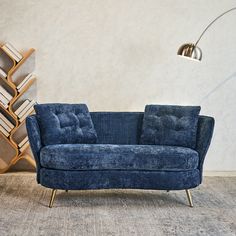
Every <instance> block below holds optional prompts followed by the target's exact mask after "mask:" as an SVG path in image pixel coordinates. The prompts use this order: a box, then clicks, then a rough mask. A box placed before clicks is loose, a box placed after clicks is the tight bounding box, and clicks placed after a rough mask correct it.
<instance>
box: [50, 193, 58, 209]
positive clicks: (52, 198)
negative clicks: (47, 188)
mask: <svg viewBox="0 0 236 236" xmlns="http://www.w3.org/2000/svg"><path fill="white" fill-rule="evenodd" d="M56 192H57V190H56V189H53V190H52V195H51V199H50V202H49V208H52V205H53V202H54V199H55V196H56Z"/></svg>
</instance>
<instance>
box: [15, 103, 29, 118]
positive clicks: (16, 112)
mask: <svg viewBox="0 0 236 236" xmlns="http://www.w3.org/2000/svg"><path fill="white" fill-rule="evenodd" d="M29 103H30V100H29V99H26V100H25V101H24V102H23V103H22V104H21V105H20V106H19V107H18V108H17V109H16V110H15V112H14V113H15V114H16V115H17V116H18V115H19V114H20V113H21V112H22V111H23V110H24V109H25V107H26V106H27V105H28V104H29Z"/></svg>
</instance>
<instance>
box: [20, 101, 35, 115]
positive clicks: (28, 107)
mask: <svg viewBox="0 0 236 236" xmlns="http://www.w3.org/2000/svg"><path fill="white" fill-rule="evenodd" d="M35 103H36V102H35V101H34V100H32V101H30V103H29V104H27V106H26V107H25V108H24V109H23V110H22V111H21V112H20V113H19V114H18V117H19V118H21V117H23V116H24V114H25V113H26V112H27V111H28V110H29V109H30V108H31V107H33V106H34V104H35Z"/></svg>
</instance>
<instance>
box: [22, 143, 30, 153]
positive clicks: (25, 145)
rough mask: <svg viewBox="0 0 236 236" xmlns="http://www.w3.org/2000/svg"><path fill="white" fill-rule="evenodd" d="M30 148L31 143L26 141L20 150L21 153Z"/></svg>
mask: <svg viewBox="0 0 236 236" xmlns="http://www.w3.org/2000/svg"><path fill="white" fill-rule="evenodd" d="M28 147H29V141H26V142H25V143H24V144H23V146H22V147H21V148H20V152H24V151H25V150H26V149H27V148H28Z"/></svg>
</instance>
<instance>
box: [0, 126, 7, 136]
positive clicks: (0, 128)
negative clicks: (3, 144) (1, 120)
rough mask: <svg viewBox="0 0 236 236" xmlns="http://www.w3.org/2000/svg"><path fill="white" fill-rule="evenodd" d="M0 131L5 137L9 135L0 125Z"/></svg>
mask: <svg viewBox="0 0 236 236" xmlns="http://www.w3.org/2000/svg"><path fill="white" fill-rule="evenodd" d="M0 131H1V132H2V133H3V134H4V135H5V136H6V137H8V136H9V133H8V132H7V131H6V130H5V129H4V128H3V127H2V126H1V125H0Z"/></svg>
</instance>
